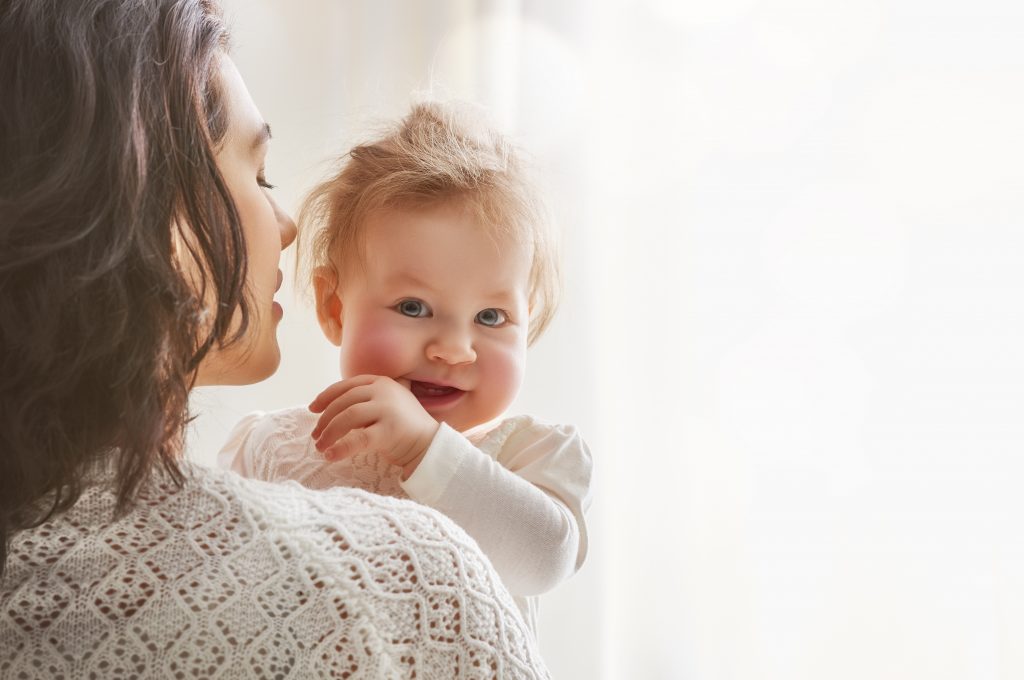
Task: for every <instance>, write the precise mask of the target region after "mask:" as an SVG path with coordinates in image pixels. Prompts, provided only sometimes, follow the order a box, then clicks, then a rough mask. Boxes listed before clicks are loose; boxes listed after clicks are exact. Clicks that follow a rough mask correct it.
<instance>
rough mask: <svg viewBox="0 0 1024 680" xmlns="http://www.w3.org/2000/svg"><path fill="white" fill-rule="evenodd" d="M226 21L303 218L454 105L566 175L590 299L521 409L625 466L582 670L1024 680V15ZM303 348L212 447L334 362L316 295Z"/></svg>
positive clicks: (878, 6) (312, 382)
mask: <svg viewBox="0 0 1024 680" xmlns="http://www.w3.org/2000/svg"><path fill="white" fill-rule="evenodd" d="M226 7H227V9H228V14H229V16H231V17H232V18H233V23H234V26H235V47H234V56H235V59H236V61H237V62H238V64H239V66H240V69H241V70H242V72H243V74H244V76H245V77H246V80H247V82H248V83H249V86H250V89H251V90H252V92H253V95H254V98H255V100H256V102H257V104H258V105H259V106H260V108H261V110H262V112H263V113H264V115H265V116H266V117H267V119H268V120H269V121H270V123H271V125H272V126H273V128H274V136H275V142H274V144H273V150H272V152H271V157H270V160H269V167H268V174H269V178H270V181H271V182H273V183H275V184H278V185H280V187H281V188H280V189H278V190H277V191H279V192H280V193H279V196H278V198H280V199H281V200H282V202H283V204H285V205H291V206H296V205H297V203H298V200H299V199H300V197H301V195H302V194H303V192H304V191H305V190H307V189H308V188H309V187H310V186H311V184H312V183H313V181H315V180H316V179H317V178H318V177H320V176H321V174H322V173H323V172H324V170H325V168H326V165H325V163H324V161H329V160H331V159H332V158H334V157H335V156H336V155H337V154H338V153H339V152H341V151H343V150H344V149H345V148H346V145H347V144H349V143H351V142H352V141H353V140H355V139H358V138H359V137H361V136H363V135H365V134H366V132H367V130H372V126H373V124H375V123H378V122H379V121H381V120H384V119H388V118H391V117H394V116H396V115H400V114H401V113H403V112H404V111H405V109H406V107H407V105H408V103H409V101H410V100H411V98H412V97H414V96H422V95H426V94H433V95H434V96H441V97H448V96H451V97H459V98H463V99H470V100H474V101H477V102H479V103H481V104H483V105H485V106H486V107H488V108H489V109H490V110H491V112H492V113H493V115H494V117H495V118H496V119H497V120H498V121H499V122H500V124H501V125H502V126H503V127H504V128H505V129H506V130H507V131H508V132H509V133H510V134H512V135H514V136H515V137H516V138H517V139H519V140H520V141H521V142H522V144H523V145H524V146H525V147H527V148H528V149H530V151H531V152H532V154H533V156H534V157H535V160H536V161H537V164H538V165H539V166H540V167H541V168H543V170H544V179H545V185H546V187H547V189H548V191H549V194H550V196H551V197H552V203H553V205H554V208H555V210H556V213H557V215H558V217H559V221H560V223H561V226H562V230H563V234H564V251H565V266H566V281H567V290H566V295H565V299H564V302H563V306H562V308H561V309H560V311H559V315H558V317H557V318H556V322H555V323H554V325H553V326H552V328H551V330H550V331H549V333H548V334H547V335H546V336H545V337H544V338H543V339H542V340H541V341H540V342H539V343H538V345H537V346H536V347H535V348H534V349H533V350H532V351H531V355H530V365H529V368H528V374H527V383H526V385H525V388H524V390H523V392H522V394H521V395H520V398H519V399H518V401H517V403H516V405H515V407H514V409H515V410H517V411H523V412H530V413H534V414H536V415H538V416H540V417H543V418H545V419H548V420H552V421H561V422H572V423H575V424H577V425H578V426H579V427H580V428H581V430H582V431H583V433H584V434H585V436H586V437H587V439H588V441H589V442H590V443H591V445H592V448H593V450H594V453H595V458H596V473H597V479H596V482H595V503H594V506H593V509H592V512H591V522H590V525H591V532H590V533H591V552H590V556H589V558H588V561H587V563H586V565H585V566H584V568H583V570H582V571H581V572H580V573H579V574H577V575H576V576H575V577H574V578H573V579H571V580H570V581H569V582H567V583H566V584H564V585H562V586H560V587H559V588H558V589H556V590H555V591H554V592H552V593H550V594H548V595H546V596H544V597H543V598H542V601H541V621H540V627H541V630H540V633H541V647H542V649H543V651H544V654H545V657H546V658H547V660H548V662H549V664H550V666H551V669H552V671H553V675H554V677H558V678H694V679H700V680H712V679H714V680H718V679H723V680H724V679H733V678H750V679H752V680H753V679H756V680H763V679H767V678H787V679H791V678H807V679H808V680H811V679H818V678H829V679H830V680H832V679H841V678H851V679H853V678H857V679H858V680H859V679H860V678H864V677H870V678H894V679H895V678H899V679H905V678H928V679H929V680H931V679H933V678H939V679H944V678H950V679H953V678H956V679H961V678H962V679H968V678H970V679H971V680H974V679H980V680H987V679H997V678H998V679H1004V678H1005V679H1008V678H1020V677H1024V651H1022V649H1024V647H1022V646H1021V645H1020V644H1019V641H1020V640H1021V639H1022V638H1024V577H1022V574H1024V538H1021V535H1022V534H1021V532H1020V526H1021V524H1022V521H1024V503H1022V501H1021V500H1019V498H1020V494H1019V493H1017V488H1018V487H1019V486H1020V483H1021V480H1022V479H1024V462H1022V459H1021V453H1020V452H1021V451H1022V450H1024V446H1022V444H1024V419H1022V418H1021V414H1022V413H1024V358H1022V353H1021V351H1020V347H1021V346H1022V344H1024V343H1022V341H1024V317H1022V311H1024V235H1022V232H1021V229H1020V226H1021V223H1022V219H1021V218H1022V217H1024V200H1022V194H1021V187H1022V186H1024V184H1022V180H1024V173H1022V171H1021V169H1020V168H1021V165H1020V160H1019V159H1020V158H1021V157H1022V156H1024V154H1022V152H1024V133H1022V132H1021V126H1020V121H1021V120H1022V119H1024V116H1022V114H1024V96H1022V93H1024V88H1022V85H1024V50H1022V49H1021V47H1020V45H1021V44H1022V41H1021V39H1022V32H1024V10H1022V9H1020V8H1019V6H1018V5H1017V4H1013V3H1008V2H1007V3H999V2H995V1H991V0H983V1H981V2H975V3H971V4H970V5H967V4H966V3H952V2H923V1H916V0H893V1H891V2H884V1H882V0H869V1H868V2H860V3H845V2H839V1H838V0H826V1H825V2H822V1H820V0H760V1H758V0H719V1H716V2H703V3H698V2H688V1H677V0H636V1H634V2H628V3H627V2H625V1H624V0H623V1H618V0H593V1H589V2H583V0H568V1H564V2H558V3H550V2H549V3H543V2H528V1H523V2H508V1H504V2H501V1H493V2H482V1H474V0H461V1H455V0H451V1H436V2H409V1H406V2H400V1H397V0H386V1H374V2H371V1H369V0H367V1H365V2H356V1H352V2H340V1H338V0H293V1H292V2H288V3H283V2H273V1H272V0H230V1H229V2H226ZM416 93H418V95H417V94H416ZM281 336H282V345H283V352H284V358H283V362H282V367H281V370H280V371H279V373H278V374H277V375H276V376H275V377H274V378H272V379H271V380H269V381H267V382H266V383H264V384H261V385H257V386H253V387H250V388H245V389H231V390H205V391H203V392H202V393H200V394H199V395H198V396H197V398H196V400H195V401H196V403H195V406H196V408H197V409H198V410H200V411H201V412H202V413H203V415H202V417H201V418H200V419H199V420H198V421H197V423H196V427H195V429H194V432H193V443H194V446H195V450H196V451H198V452H199V454H198V455H199V457H200V458H205V459H206V460H210V459H212V455H213V453H214V452H215V450H216V448H217V444H218V441H219V440H220V439H221V438H222V437H223V436H224V434H225V432H226V430H227V429H228V428H229V427H230V425H231V423H232V422H233V421H234V419H235V418H237V417H238V416H239V415H241V414H243V413H245V412H247V411H249V410H253V409H258V408H259V409H271V408H279V407H284V406H289V405H293V404H296V403H302V402H306V401H308V400H309V398H310V397H311V396H312V395H313V394H315V393H316V392H317V391H318V390H319V389H320V388H321V387H322V386H323V385H325V384H326V383H328V382H330V381H331V380H333V379H335V377H336V375H337V368H336V365H335V353H334V351H333V349H332V348H331V347H330V346H329V345H327V343H326V342H325V341H324V340H322V339H321V337H320V334H319V331H318V329H317V327H316V324H315V321H314V320H313V317H312V315H311V313H310V312H309V310H308V308H307V307H306V306H305V305H304V304H302V303H301V301H300V300H299V299H296V302H295V303H294V304H286V315H285V321H284V323H283V325H282V327H281Z"/></svg>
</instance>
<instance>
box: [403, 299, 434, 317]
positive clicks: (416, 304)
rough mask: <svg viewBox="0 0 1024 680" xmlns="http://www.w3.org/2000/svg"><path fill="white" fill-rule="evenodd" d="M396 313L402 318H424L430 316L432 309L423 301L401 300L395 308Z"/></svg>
mask: <svg viewBox="0 0 1024 680" xmlns="http://www.w3.org/2000/svg"><path fill="white" fill-rule="evenodd" d="M394 309H395V311H396V312H398V313H399V314H401V315H402V316H411V317H424V316H430V307H427V303H425V302H423V301H422V300H413V299H407V300H401V301H400V302H399V303H398V304H396V305H395V307H394Z"/></svg>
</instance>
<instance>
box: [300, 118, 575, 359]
mask: <svg viewBox="0 0 1024 680" xmlns="http://www.w3.org/2000/svg"><path fill="white" fill-rule="evenodd" d="M447 201H455V202H460V203H462V204H464V205H465V206H466V207H468V208H470V209H471V210H473V211H474V213H475V216H476V218H477V220H478V222H479V223H480V225H481V226H482V227H483V228H485V229H487V230H488V231H489V232H490V233H491V235H492V236H494V237H495V238H496V239H497V238H506V237H511V238H513V239H514V240H515V241H516V242H518V243H522V244H524V245H527V246H528V247H530V248H531V250H532V264H531V267H530V280H529V291H528V296H529V306H530V322H529V332H528V335H527V342H528V344H530V345H532V344H533V343H534V341H536V340H537V338H539V337H540V335H541V334H542V333H543V332H544V330H545V329H546V328H547V326H548V324H549V323H550V322H551V318H552V317H553V316H554V312H555V308H556V307H557V305H558V296H559V288H560V272H559V263H558V253H557V245H556V243H555V240H554V238H553V237H552V235H551V224H550V220H549V219H548V213H547V210H546V208H545V206H544V204H543V202H542V201H541V200H540V197H539V195H538V193H537V191H536V190H535V188H534V186H533V184H532V182H531V181H530V178H529V176H528V173H527V170H526V168H525V167H524V163H523V161H522V159H521V158H520V157H519V153H518V151H517V150H516V149H515V147H514V146H513V145H512V144H511V143H509V141H508V140H507V139H506V138H505V137H504V136H503V135H501V134H500V133H498V132H497V131H495V130H493V129H492V128H490V127H489V126H487V125H485V124H484V123H483V121H482V118H481V116H480V115H479V114H475V113H474V112H472V111H471V110H470V109H468V107H466V106H462V105H455V104H450V103H449V104H445V103H439V102H426V103H420V104H416V105H414V106H413V108H412V111H411V112H410V113H409V114H408V115H407V116H406V117H405V118H404V119H402V120H401V121H400V122H399V123H398V124H397V125H395V126H393V127H392V128H391V129H389V130H387V131H386V132H385V133H384V134H383V135H381V136H380V137H378V138H377V139H375V140H372V141H369V142H365V143H363V144H359V145H357V146H356V147H354V148H353V149H352V150H351V151H349V152H348V154H346V155H345V157H343V160H342V163H341V166H340V168H339V170H338V171H337V172H336V173H335V174H334V175H333V176H332V177H330V178H328V179H327V180H326V181H324V182H322V183H321V184H320V185H318V186H317V187H315V188H314V189H313V190H312V191H311V192H310V194H309V195H308V196H307V197H306V200H305V201H303V205H302V207H301V209H300V211H299V255H298V257H299V263H300V265H301V266H300V268H299V274H298V276H299V277H300V278H305V279H306V280H307V281H308V280H310V279H311V278H312V274H313V273H314V272H316V271H317V270H318V269H319V268H321V267H331V268H333V270H334V273H335V274H336V275H337V277H338V280H339V281H342V280H344V276H345V275H346V274H347V273H348V271H347V270H348V268H349V267H350V266H352V265H353V264H359V263H361V262H362V261H363V257H364V255H365V253H364V252H363V242H364V239H363V229H364V225H365V223H366V221H367V217H368V216H369V215H370V214H371V213H373V212H374V211H377V210H384V209H396V208H397V209H415V208H419V207H427V206H430V205H434V204H437V203H443V202H447Z"/></svg>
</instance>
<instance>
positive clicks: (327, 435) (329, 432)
mask: <svg viewBox="0 0 1024 680" xmlns="http://www.w3.org/2000/svg"><path fill="white" fill-rule="evenodd" d="M377 414H378V407H377V406H376V405H375V404H374V403H373V402H370V401H364V402H360V403H358V404H355V405H353V406H349V407H348V408H347V409H345V410H344V411H342V412H341V413H339V414H338V415H336V416H334V418H332V419H331V420H330V422H328V423H327V425H326V427H324V428H323V431H322V432H320V433H319V436H316V437H314V440H315V442H316V443H315V446H316V449H317V450H318V451H326V450H327V449H329V448H331V447H332V446H333V445H334V444H335V443H336V442H338V441H339V440H341V439H344V438H345V436H346V435H348V433H349V432H350V431H352V430H357V429H360V428H365V427H369V426H370V425H372V424H374V423H375V422H377ZM318 427H319V425H318Z"/></svg>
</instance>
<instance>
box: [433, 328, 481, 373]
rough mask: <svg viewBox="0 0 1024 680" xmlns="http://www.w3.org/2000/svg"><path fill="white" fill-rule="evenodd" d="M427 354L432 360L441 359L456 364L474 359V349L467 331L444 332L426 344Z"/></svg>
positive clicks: (468, 362) (470, 361)
mask: <svg viewBox="0 0 1024 680" xmlns="http://www.w3.org/2000/svg"><path fill="white" fill-rule="evenodd" d="M427 356H428V357H429V358H430V359H431V360H432V361H443V362H444V363H446V364H450V365H452V366H457V365H459V364H470V363H473V362H474V361H476V350H474V349H473V343H472V340H471V338H470V336H469V334H468V333H460V332H457V331H451V332H446V333H444V334H442V335H438V337H436V338H434V340H433V341H432V342H431V343H430V344H429V345H427Z"/></svg>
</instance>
